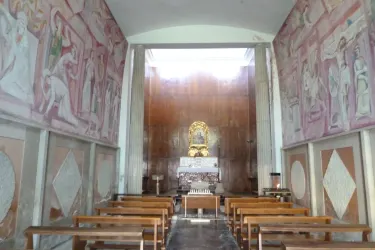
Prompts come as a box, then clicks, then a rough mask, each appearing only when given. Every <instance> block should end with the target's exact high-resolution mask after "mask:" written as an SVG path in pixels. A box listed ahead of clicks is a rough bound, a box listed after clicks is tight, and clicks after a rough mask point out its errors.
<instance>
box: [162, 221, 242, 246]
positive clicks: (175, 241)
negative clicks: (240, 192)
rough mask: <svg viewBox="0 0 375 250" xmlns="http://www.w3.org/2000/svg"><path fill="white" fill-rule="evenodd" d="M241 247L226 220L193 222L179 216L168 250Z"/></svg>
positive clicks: (174, 225)
mask: <svg viewBox="0 0 375 250" xmlns="http://www.w3.org/2000/svg"><path fill="white" fill-rule="evenodd" d="M193 249H194V250H200V249H213V250H214V249H225V250H237V249H239V248H238V246H237V243H236V241H235V239H234V238H233V236H232V234H231V233H230V232H229V230H228V228H227V227H226V225H225V221H224V220H211V221H210V222H192V221H190V220H185V219H183V218H181V217H180V216H179V218H178V219H176V220H174V222H173V225H172V230H171V232H170V234H169V237H168V241H167V250H193Z"/></svg>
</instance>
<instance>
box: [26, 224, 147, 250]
mask: <svg viewBox="0 0 375 250" xmlns="http://www.w3.org/2000/svg"><path fill="white" fill-rule="evenodd" d="M36 234H37V235H69V236H73V242H72V250H85V246H86V244H87V241H88V240H98V239H100V240H111V241H115V242H139V243H140V249H141V250H143V237H144V235H143V229H142V228H124V227H116V228H110V229H108V228H85V227H49V226H37V227H29V228H27V229H26V230H25V231H24V235H25V238H26V240H25V250H34V242H33V236H34V235H36Z"/></svg>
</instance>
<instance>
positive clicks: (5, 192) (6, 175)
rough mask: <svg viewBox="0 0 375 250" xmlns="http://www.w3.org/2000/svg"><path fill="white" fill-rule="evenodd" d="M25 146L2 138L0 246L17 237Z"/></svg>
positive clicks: (0, 153) (11, 139)
mask: <svg viewBox="0 0 375 250" xmlns="http://www.w3.org/2000/svg"><path fill="white" fill-rule="evenodd" d="M24 144H25V141H24V140H20V139H14V138H7V137H2V136H0V246H1V243H2V242H3V241H7V240H11V239H12V238H13V237H14V236H15V230H16V221H17V213H18V202H19V194H20V188H21V181H22V180H21V174H22V166H23V155H24Z"/></svg>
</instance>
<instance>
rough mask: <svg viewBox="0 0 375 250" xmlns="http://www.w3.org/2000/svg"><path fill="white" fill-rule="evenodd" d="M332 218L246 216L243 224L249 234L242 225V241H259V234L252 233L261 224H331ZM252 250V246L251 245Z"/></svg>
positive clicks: (271, 237) (327, 235)
mask: <svg viewBox="0 0 375 250" xmlns="http://www.w3.org/2000/svg"><path fill="white" fill-rule="evenodd" d="M332 219H333V218H332V217H329V216H316V217H312V216H311V217H310V216H279V215H276V216H269V215H267V216H245V217H244V219H243V224H247V232H245V230H244V227H243V224H242V225H241V240H242V243H243V241H246V240H247V241H248V240H249V239H251V240H255V239H258V234H257V233H252V229H253V228H255V227H256V226H258V225H259V224H275V223H281V224H283V223H284V224H285V223H294V224H314V223H315V224H319V225H323V224H331V222H332ZM326 237H330V236H329V233H327V234H326ZM269 239H275V237H274V235H270V237H269V238H267V240H269ZM249 249H250V244H249Z"/></svg>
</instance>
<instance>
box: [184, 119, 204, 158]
mask: <svg viewBox="0 0 375 250" xmlns="http://www.w3.org/2000/svg"><path fill="white" fill-rule="evenodd" d="M208 132H209V129H208V126H207V124H206V123H204V122H202V121H196V122H193V123H192V124H191V125H190V127H189V152H188V155H189V156H192V157H194V156H208Z"/></svg>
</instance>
